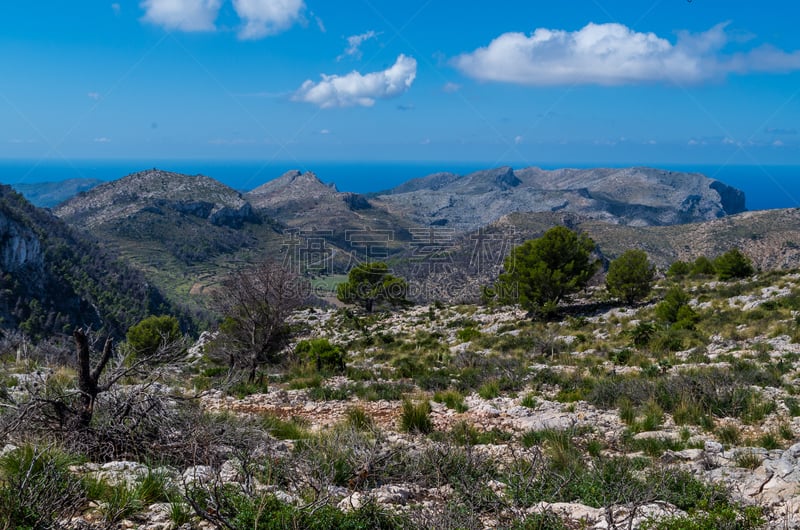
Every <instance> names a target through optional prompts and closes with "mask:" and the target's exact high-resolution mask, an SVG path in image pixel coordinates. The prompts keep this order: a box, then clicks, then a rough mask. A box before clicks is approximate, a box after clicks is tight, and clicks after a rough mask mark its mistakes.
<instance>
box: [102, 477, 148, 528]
mask: <svg viewBox="0 0 800 530" xmlns="http://www.w3.org/2000/svg"><path fill="white" fill-rule="evenodd" d="M144 508H145V503H144V500H143V499H142V497H141V496H140V494H139V491H138V490H137V488H135V487H129V486H128V485H127V484H125V483H121V484H117V485H114V486H110V487H109V489H108V491H107V493H106V495H105V497H104V498H103V499H101V502H100V514H101V515H102V516H103V520H104V521H105V522H106V523H108V524H112V525H113V524H114V523H118V522H119V521H122V520H123V519H128V518H130V517H131V516H133V515H135V514H137V513H139V512H141V511H142V510H143V509H144Z"/></svg>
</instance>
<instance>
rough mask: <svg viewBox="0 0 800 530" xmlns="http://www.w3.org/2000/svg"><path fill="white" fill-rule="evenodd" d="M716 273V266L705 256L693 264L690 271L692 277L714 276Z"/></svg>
mask: <svg viewBox="0 0 800 530" xmlns="http://www.w3.org/2000/svg"><path fill="white" fill-rule="evenodd" d="M715 273H716V270H715V269H714V264H713V263H712V262H711V260H710V259H708V258H707V257H705V256H699V257H698V258H697V259H695V260H694V262H693V263H692V268H691V271H690V274H691V275H692V276H713V275H714V274H715Z"/></svg>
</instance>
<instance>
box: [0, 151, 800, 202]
mask: <svg viewBox="0 0 800 530" xmlns="http://www.w3.org/2000/svg"><path fill="white" fill-rule="evenodd" d="M497 165H498V164H497V163H493V162H408V161H401V162H384V161H381V162H373V161H369V162H338V161H337V162H329V161H319V162H304V163H302V164H301V163H297V162H276V161H271V162H268V163H261V162H258V161H219V160H213V161H209V160H155V161H148V162H143V161H126V160H74V161H66V162H65V161H44V162H37V161H31V160H0V183H3V184H11V185H14V184H18V183H28V184H32V183H36V182H57V181H61V180H66V179H73V178H91V179H99V180H114V179H118V178H121V177H124V176H125V175H128V174H130V173H134V172H136V171H142V170H145V169H151V168H153V167H157V168H159V169H164V170H168V171H175V172H178V173H186V174H189V175H196V174H202V175H206V176H209V177H212V178H215V179H217V180H219V181H220V182H223V183H225V184H227V185H228V186H231V187H232V188H234V189H237V190H240V191H248V190H251V189H253V188H255V187H257V186H260V185H261V184H263V183H265V182H267V181H269V180H272V179H274V178H277V177H279V176H280V175H282V174H283V173H285V172H286V171H288V170H291V169H299V170H301V171H313V172H314V173H316V175H317V176H318V177H319V178H320V180H322V181H323V182H333V183H335V184H336V187H337V188H338V189H339V190H340V191H353V192H358V193H369V192H376V191H381V190H386V189H389V188H392V187H394V186H397V185H399V184H402V183H403V182H405V181H407V180H410V179H412V178H418V177H424V176H426V175H430V174H432V173H438V172H442V171H448V172H452V173H458V174H462V175H464V174H467V173H470V172H473V171H477V170H481V169H488V168H491V167H496V166H497ZM631 165H639V164H625V165H623V164H615V165H614V166H613V167H628V166H631ZM647 165H652V166H654V167H658V168H662V169H668V170H673V171H690V172H698V173H703V174H705V175H706V176H708V177H711V178H714V179H717V180H720V181H722V182H724V183H726V184H729V185H731V186H734V187H736V188H739V189H740V190H742V191H744V192H745V196H746V199H747V208H748V209H749V210H764V209H771V208H796V207H800V166H763V167H759V166H718V165H688V164H677V165H676V164H647ZM512 166H513V167H515V168H519V167H522V166H514V165H513V164H512ZM540 167H542V168H544V169H556V168H560V167H579V168H590V167H608V164H580V165H572V164H569V163H564V164H542V165H541V166H540Z"/></svg>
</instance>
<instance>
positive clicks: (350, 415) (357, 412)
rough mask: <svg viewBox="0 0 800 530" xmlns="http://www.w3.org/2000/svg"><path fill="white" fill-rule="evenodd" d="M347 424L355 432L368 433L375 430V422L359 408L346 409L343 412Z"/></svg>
mask: <svg viewBox="0 0 800 530" xmlns="http://www.w3.org/2000/svg"><path fill="white" fill-rule="evenodd" d="M345 418H346V419H347V424H348V425H350V426H351V427H352V428H354V429H356V430H357V431H370V430H372V429H373V428H375V421H374V420H373V419H372V416H370V415H369V414H367V411H365V410H364V409H362V408H361V407H348V409H347V410H346V411H345Z"/></svg>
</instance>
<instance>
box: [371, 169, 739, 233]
mask: <svg viewBox="0 0 800 530" xmlns="http://www.w3.org/2000/svg"><path fill="white" fill-rule="evenodd" d="M375 200H376V202H377V203H378V204H381V205H384V206H385V207H386V208H387V209H388V210H389V211H391V212H392V213H394V214H395V215H399V216H406V217H408V218H409V219H411V220H413V221H415V222H417V223H419V224H422V225H438V226H448V227H452V228H454V229H456V230H458V231H469V230H475V229H478V228H480V227H482V226H485V225H487V224H489V223H492V222H494V221H496V220H497V219H499V218H501V217H502V216H504V215H508V214H510V213H514V212H559V211H566V212H571V213H577V214H580V215H582V216H585V217H588V218H591V219H596V220H602V221H606V222H610V223H620V224H626V225H631V226H650V225H671V224H681V223H689V222H697V221H705V220H710V219H716V218H718V217H722V216H725V215H730V214H735V213H739V212H742V211H744V210H745V200H744V194H743V193H742V192H741V191H739V190H737V189H735V188H731V187H730V186H727V185H725V184H723V183H722V182H719V181H716V180H712V179H709V178H707V177H705V176H703V175H701V174H698V173H676V172H672V171H664V170H659V169H652V168H627V169H559V170H554V171H546V170H542V169H539V168H527V169H520V170H514V169H512V168H509V167H502V168H497V169H492V170H486V171H478V172H476V173H472V174H470V175H466V176H463V177H456V176H454V175H451V174H437V175H432V176H430V177H425V178H423V179H418V180H415V181H411V182H409V183H406V184H404V185H402V186H400V187H398V188H395V189H394V190H390V191H389V192H388V193H384V194H381V195H379V196H377V197H376V198H375Z"/></svg>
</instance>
